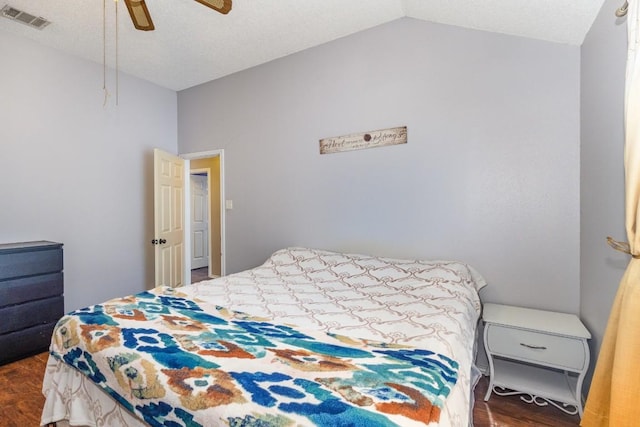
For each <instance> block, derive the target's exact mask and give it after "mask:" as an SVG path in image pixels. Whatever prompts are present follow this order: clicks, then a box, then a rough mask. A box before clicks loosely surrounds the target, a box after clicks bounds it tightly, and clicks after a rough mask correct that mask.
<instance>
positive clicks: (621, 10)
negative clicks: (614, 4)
mask: <svg viewBox="0 0 640 427" xmlns="http://www.w3.org/2000/svg"><path fill="white" fill-rule="evenodd" d="M627 10H629V2H628V1H627V0H625V2H624V4H623V5H622V6H620V7H619V8H618V10H616V16H617V17H618V18H622V17H623V16H625V15H626V14H627Z"/></svg>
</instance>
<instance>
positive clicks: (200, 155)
mask: <svg viewBox="0 0 640 427" xmlns="http://www.w3.org/2000/svg"><path fill="white" fill-rule="evenodd" d="M181 157H182V158H183V159H185V161H187V162H191V161H193V160H197V159H204V158H211V157H218V158H219V161H220V166H219V172H218V173H219V176H217V177H215V178H214V177H212V176H210V186H212V185H213V184H211V180H213V179H218V180H219V184H218V185H219V187H220V194H219V195H218V198H219V202H218V203H217V205H218V208H219V213H220V275H221V276H224V275H225V274H226V226H225V223H226V209H225V204H224V201H225V200H226V198H225V166H224V164H225V162H224V150H223V149H218V150H210V151H201V152H195V153H187V154H183V155H182V156H181ZM185 167H187V166H185ZM187 173H189V171H187ZM187 184H190V182H189V181H187ZM210 191H211V188H210ZM190 208H191V204H190V203H186V202H185V209H186V210H187V211H188V210H190ZM209 214H210V216H211V215H212V211H211V210H210V211H209ZM211 221H212V220H211V218H210V221H209V223H210V228H209V231H210V232H211ZM186 227H188V228H189V229H190V228H191V224H190V221H187V224H186ZM185 239H187V241H186V242H185V250H186V251H188V252H190V251H191V244H190V240H191V232H190V230H188V231H187V233H186V234H185ZM211 256H217V254H211ZM210 258H211V257H210ZM185 263H188V264H191V256H190V254H189V253H187V256H186V258H185ZM213 264H214V263H213V262H210V263H209V274H210V275H211V274H212V272H211V266H212V265H213ZM190 268H191V266H190V265H187V271H186V273H187V274H186V275H185V278H184V283H191V274H190V273H191V271H190Z"/></svg>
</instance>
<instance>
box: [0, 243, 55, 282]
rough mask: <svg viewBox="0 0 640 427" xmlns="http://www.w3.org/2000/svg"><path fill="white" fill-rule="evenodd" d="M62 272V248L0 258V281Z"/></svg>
mask: <svg viewBox="0 0 640 427" xmlns="http://www.w3.org/2000/svg"><path fill="white" fill-rule="evenodd" d="M57 271H62V248H56V249H46V250H34V251H31V252H14V253H7V254H4V255H3V256H1V257H0V280H5V279H12V278H15V277H22V276H33V275H36V274H46V273H54V272H57Z"/></svg>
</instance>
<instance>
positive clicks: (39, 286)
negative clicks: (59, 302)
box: [0, 273, 64, 307]
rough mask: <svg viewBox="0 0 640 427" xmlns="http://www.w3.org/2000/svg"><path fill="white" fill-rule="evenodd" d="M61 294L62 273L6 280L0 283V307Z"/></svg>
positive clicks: (62, 290)
mask: <svg viewBox="0 0 640 427" xmlns="http://www.w3.org/2000/svg"><path fill="white" fill-rule="evenodd" d="M63 292H64V289H63V277H62V273H52V274H44V275H42V276H32V277H23V278H21V279H15V280H7V281H4V282H0V307H4V306H7V305H14V304H20V303H23V302H27V301H31V300H32V299H34V298H48V297H53V296H58V295H62V294H63Z"/></svg>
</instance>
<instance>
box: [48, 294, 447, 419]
mask: <svg viewBox="0 0 640 427" xmlns="http://www.w3.org/2000/svg"><path fill="white" fill-rule="evenodd" d="M52 354H53V355H54V356H55V357H57V358H59V359H61V360H63V361H64V362H65V363H67V364H69V365H72V366H74V367H75V368H76V369H78V370H79V371H81V372H82V373H83V374H84V375H86V376H87V377H88V378H90V379H91V380H92V381H93V382H94V383H95V384H96V385H98V386H99V387H100V388H102V389H103V390H105V391H106V392H107V393H109V394H110V395H111V396H112V397H113V398H114V399H116V400H117V401H118V402H120V404H122V405H123V406H125V407H126V408H127V409H128V410H129V411H131V412H133V413H135V414H136V415H138V416H139V417H140V418H141V419H143V420H144V421H145V422H147V423H148V424H149V425H151V426H214V425H229V426H293V425H318V426H338V425H344V426H347V425H352V426H357V425H362V426H410V425H426V424H429V423H430V422H434V421H438V419H439V416H440V408H441V407H442V404H443V402H444V400H445V399H446V398H447V395H448V394H449V392H450V390H451V388H452V387H453V386H454V385H455V383H456V381H457V376H458V375H457V368H458V364H457V363H456V361H454V360H451V359H450V358H448V357H446V356H443V355H440V354H437V353H434V352H431V351H429V350H428V349H419V348H412V347H409V346H405V345H397V344H395V345H388V344H384V343H377V342H370V341H367V340H359V339H354V338H349V337H344V336H340V335H335V334H326V333H323V332H319V331H302V330H300V329H299V328H294V327H292V326H289V325H286V324H277V323H273V322H268V321H265V320H264V319H260V318H255V317H251V316H247V315H244V314H243V313H238V312H232V311H229V310H227V309H225V308H222V307H217V308H216V310H215V311H208V312H207V311H204V310H203V309H202V308H201V307H200V305H199V303H198V301H194V300H190V299H187V298H185V297H184V296H182V295H181V294H180V292H176V291H174V290H173V289H171V288H156V289H154V290H152V291H149V292H143V293H140V294H137V295H134V296H130V297H126V298H121V299H115V300H112V301H109V302H106V303H104V304H99V305H94V306H92V307H88V308H86V309H82V310H77V311H75V312H72V313H70V314H69V315H67V316H65V317H64V318H62V319H61V320H60V322H59V323H58V325H57V327H56V330H55V332H54V337H53V346H52Z"/></svg>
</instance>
